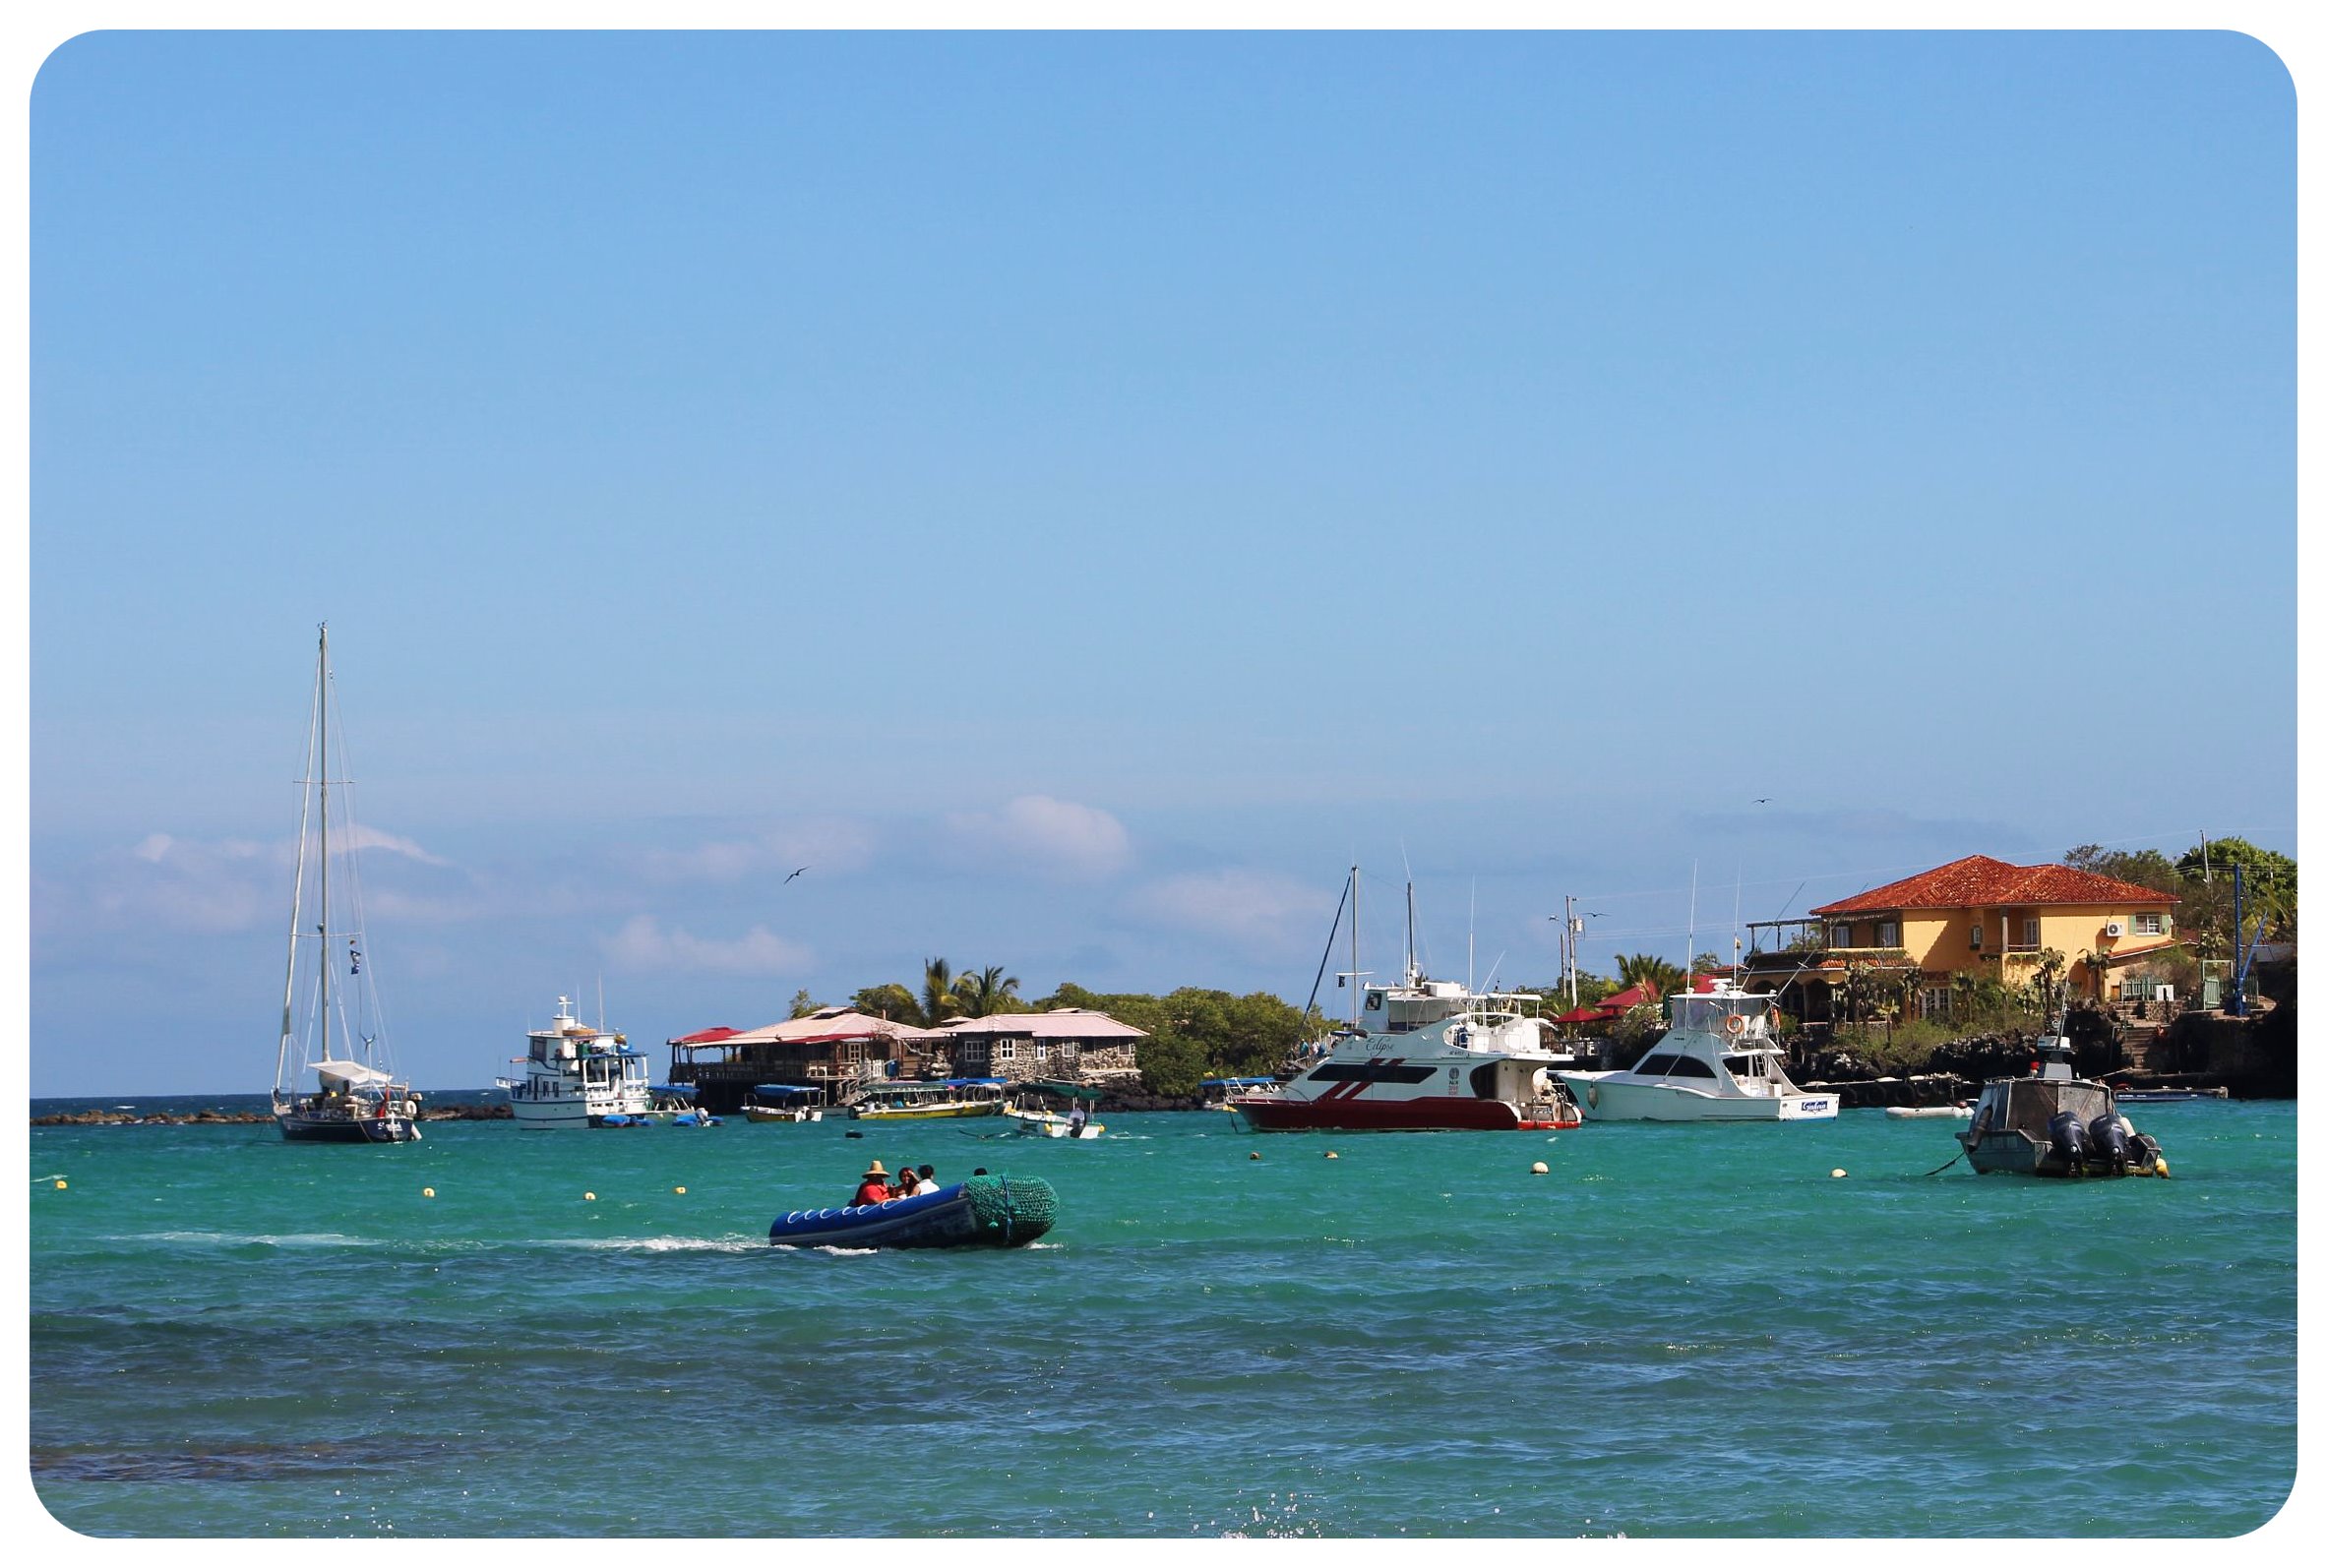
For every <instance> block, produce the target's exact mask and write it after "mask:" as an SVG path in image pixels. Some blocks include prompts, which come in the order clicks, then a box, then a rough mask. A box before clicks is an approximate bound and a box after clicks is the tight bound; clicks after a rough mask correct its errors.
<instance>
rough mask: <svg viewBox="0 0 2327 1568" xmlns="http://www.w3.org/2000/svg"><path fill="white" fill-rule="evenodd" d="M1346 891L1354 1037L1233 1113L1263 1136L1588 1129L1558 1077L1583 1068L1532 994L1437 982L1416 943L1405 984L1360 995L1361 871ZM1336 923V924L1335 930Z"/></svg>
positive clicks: (1337, 1037) (1236, 1104)
mask: <svg viewBox="0 0 2327 1568" xmlns="http://www.w3.org/2000/svg"><path fill="white" fill-rule="evenodd" d="M1345 891H1346V893H1347V896H1348V898H1349V902H1350V906H1351V920H1350V964H1349V974H1348V975H1347V976H1346V977H1345V979H1347V981H1348V982H1349V983H1350V985H1351V986H1352V988H1353V989H1352V995H1351V1009H1350V1021H1349V1027H1348V1028H1346V1029H1340V1030H1336V1031H1334V1034H1333V1039H1332V1044H1331V1046H1330V1047H1329V1049H1327V1050H1326V1051H1324V1052H1323V1053H1322V1055H1319V1056H1317V1058H1316V1059H1315V1060H1313V1061H1311V1062H1310V1063H1309V1064H1308V1065H1307V1066H1305V1067H1304V1068H1303V1070H1302V1071H1301V1072H1300V1074H1299V1075H1298V1076H1296V1077H1294V1078H1293V1079H1292V1080H1291V1081H1290V1082H1286V1083H1280V1084H1277V1085H1274V1086H1273V1087H1270V1088H1265V1089H1255V1090H1253V1091H1252V1092H1250V1093H1247V1094H1241V1095H1236V1096H1232V1097H1231V1098H1230V1099H1229V1102H1228V1107H1229V1109H1230V1110H1231V1111H1234V1112H1235V1113H1236V1114H1237V1115H1238V1116H1241V1117H1242V1118H1243V1119H1244V1120H1245V1121H1246V1122H1247V1123H1248V1124H1249V1125H1251V1126H1252V1127H1253V1128H1254V1129H1255V1131H1259V1132H1298V1131H1310V1130H1333V1131H1349V1132H1374V1131H1381V1132H1391V1131H1401V1132H1447V1131H1462V1130H1477V1131H1501V1132H1511V1131H1526V1130H1536V1129H1543V1128H1557V1127H1576V1126H1581V1125H1582V1124H1583V1114H1582V1112H1581V1111H1579V1110H1578V1109H1577V1107H1576V1104H1575V1101H1574V1100H1573V1099H1572V1098H1571V1097H1570V1096H1569V1095H1568V1093H1567V1090H1566V1088H1565V1086H1564V1085H1563V1084H1562V1083H1561V1081H1560V1078H1559V1076H1558V1073H1559V1071H1560V1069H1562V1068H1572V1067H1573V1066H1574V1065H1575V1057H1574V1056H1573V1055H1571V1054H1569V1053H1567V1052H1564V1051H1560V1050H1557V1049H1555V1046H1554V1042H1553V1039H1552V1035H1551V1024H1550V1020H1548V1019H1547V1018H1545V1017H1544V1016H1543V1015H1542V1008H1543V998H1542V997H1540V996H1537V995H1534V994H1533V993H1532V992H1497V991H1487V992H1473V991H1471V990H1470V989H1469V988H1468V987H1466V986H1463V985H1461V984H1459V983H1457V982H1455V981H1450V980H1432V979H1430V978H1429V977H1428V976H1426V975H1424V974H1423V973H1422V971H1421V970H1420V968H1418V967H1417V966H1416V964H1415V963H1414V958H1413V953H1412V950H1411V947H1412V943H1411V941H1409V943H1408V948H1409V950H1408V953H1407V956H1406V968H1405V978H1404V980H1403V982H1402V983H1401V984H1398V985H1394V986H1368V987H1365V988H1364V989H1363V990H1362V991H1359V990H1357V989H1356V983H1357V981H1358V979H1359V978H1360V977H1361V976H1362V973H1363V972H1362V971H1360V970H1359V968H1358V963H1357V920H1356V904H1357V869H1356V868H1355V867H1352V868H1351V869H1350V879H1349V883H1348V885H1347V887H1346V889H1345ZM1339 918H1340V917H1339V914H1338V912H1336V914H1335V922H1336V925H1338V922H1339ZM1410 919H1411V915H1410V914H1409V920H1410ZM1327 941H1328V944H1329V943H1330V941H1331V938H1330V937H1328V938H1327ZM1361 998H1362V1005H1360V1002H1361Z"/></svg>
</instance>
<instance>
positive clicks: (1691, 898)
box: [1681, 861, 1696, 991]
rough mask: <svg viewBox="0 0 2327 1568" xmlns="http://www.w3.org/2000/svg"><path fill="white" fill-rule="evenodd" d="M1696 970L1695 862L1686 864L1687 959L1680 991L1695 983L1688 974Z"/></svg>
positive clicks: (1686, 989) (1682, 970)
mask: <svg viewBox="0 0 2327 1568" xmlns="http://www.w3.org/2000/svg"><path fill="white" fill-rule="evenodd" d="M1695 968H1696V862H1695V861H1690V862H1689V863H1688V959H1687V961H1686V962H1684V964H1682V966H1681V989H1682V990H1683V991H1688V990H1690V989H1692V988H1693V987H1694V986H1695V985H1696V982H1695V981H1694V980H1693V979H1691V978H1690V972H1691V971H1693V970H1694V969H1695Z"/></svg>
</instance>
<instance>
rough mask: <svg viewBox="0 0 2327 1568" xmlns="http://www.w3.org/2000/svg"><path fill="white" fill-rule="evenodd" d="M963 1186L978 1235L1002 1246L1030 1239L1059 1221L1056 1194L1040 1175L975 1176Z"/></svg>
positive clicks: (1057, 1197)
mask: <svg viewBox="0 0 2327 1568" xmlns="http://www.w3.org/2000/svg"><path fill="white" fill-rule="evenodd" d="M962 1185H963V1186H964V1187H966V1188H968V1189H969V1212H970V1213H971V1215H972V1216H973V1217H975V1219H976V1221H977V1226H978V1234H979V1235H980V1236H985V1237H987V1238H989V1239H998V1240H1000V1241H1001V1242H1002V1244H1003V1245H1005V1246H1015V1245H1016V1244H1017V1243H1019V1242H1021V1241H1031V1240H1033V1239H1034V1238H1035V1237H1036V1236H1040V1235H1042V1233H1043V1232H1045V1231H1047V1230H1049V1229H1050V1228H1051V1225H1052V1223H1053V1222H1054V1221H1056V1220H1057V1219H1058V1216H1059V1195H1058V1194H1057V1193H1056V1192H1054V1191H1052V1190H1051V1184H1050V1183H1049V1182H1048V1181H1045V1180H1043V1179H1042V1178H1041V1177H1040V1176H971V1177H970V1178H969V1179H968V1180H967V1181H965V1182H963V1183H962Z"/></svg>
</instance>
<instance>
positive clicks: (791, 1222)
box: [767, 1176, 1059, 1246]
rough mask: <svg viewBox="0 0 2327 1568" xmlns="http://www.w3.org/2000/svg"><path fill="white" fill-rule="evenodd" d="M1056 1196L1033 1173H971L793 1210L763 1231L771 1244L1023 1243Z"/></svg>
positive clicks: (1044, 1221) (1055, 1206)
mask: <svg viewBox="0 0 2327 1568" xmlns="http://www.w3.org/2000/svg"><path fill="white" fill-rule="evenodd" d="M1058 1212H1059V1195H1058V1194H1057V1193H1056V1192H1054V1191H1052V1190H1051V1184H1050V1183H1049V1182H1048V1181H1044V1180H1042V1179H1041V1178H1040V1177H1037V1176H971V1177H970V1178H969V1179H968V1180H967V1181H961V1182H956V1183H955V1184H954V1185H952V1186H949V1187H940V1188H938V1190H937V1191H935V1192H929V1193H924V1194H923V1195H922V1196H920V1197H917V1198H890V1199H889V1200H888V1202H886V1203H867V1204H864V1205H861V1206H851V1207H847V1208H839V1209H795V1210H793V1211H792V1212H791V1213H790V1214H787V1215H785V1216H784V1217H783V1218H782V1219H780V1220H777V1221H776V1222H775V1223H774V1224H773V1225H771V1226H769V1227H768V1228H767V1239H768V1242H769V1244H771V1245H774V1246H1024V1245H1025V1244H1026V1243H1027V1242H1029V1241H1031V1240H1033V1239H1034V1238H1035V1237H1036V1236H1040V1235H1042V1234H1043V1233H1044V1232H1045V1231H1048V1230H1049V1229H1050V1228H1051V1225H1052V1222H1053V1221H1054V1220H1056V1219H1057V1217H1058Z"/></svg>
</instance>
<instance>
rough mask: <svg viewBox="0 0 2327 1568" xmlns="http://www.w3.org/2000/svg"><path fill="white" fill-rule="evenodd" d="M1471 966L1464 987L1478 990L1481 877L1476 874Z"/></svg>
mask: <svg viewBox="0 0 2327 1568" xmlns="http://www.w3.org/2000/svg"><path fill="white" fill-rule="evenodd" d="M1470 968H1471V972H1470V973H1469V974H1468V975H1467V976H1465V977H1464V978H1463V982H1462V985H1463V989H1464V990H1465V991H1477V990H1478V989H1479V879H1478V878H1477V877H1476V876H1474V877H1472V878H1471V955H1470ZM1489 973H1490V978H1493V972H1492V971H1490V972H1489Z"/></svg>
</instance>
